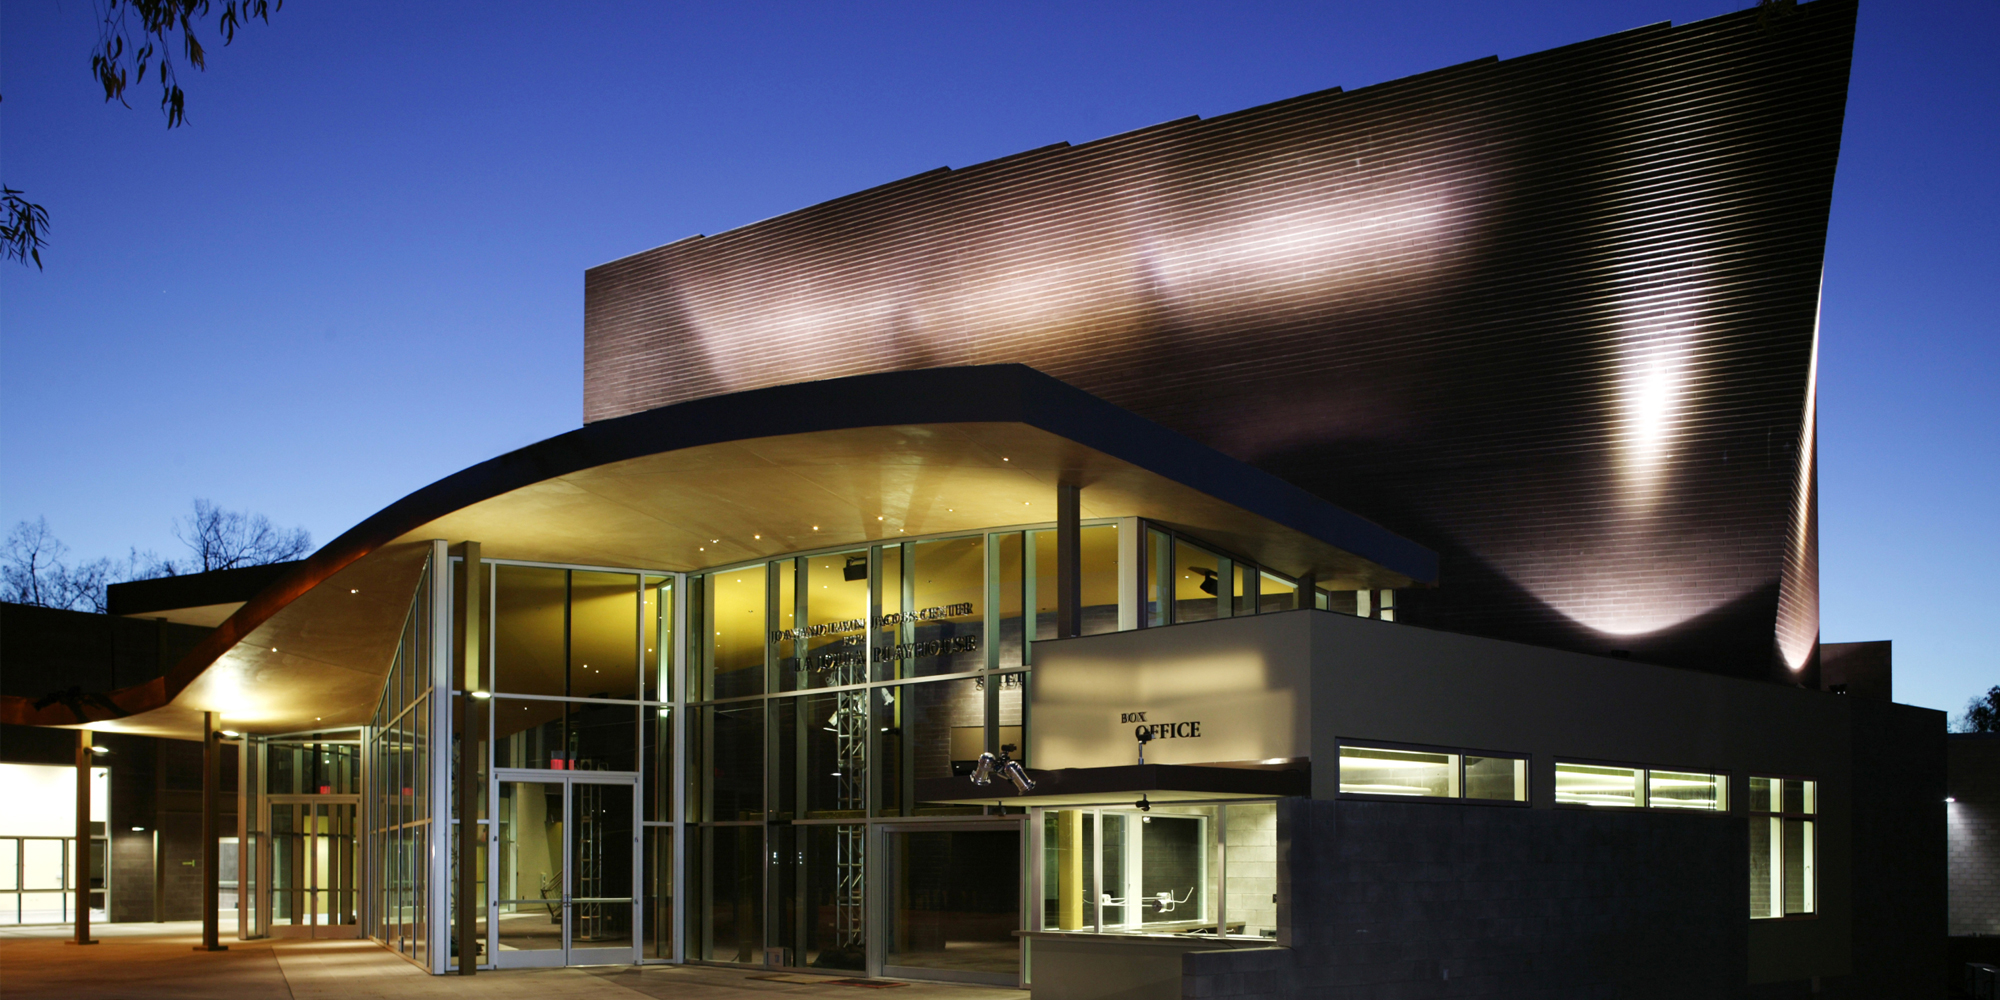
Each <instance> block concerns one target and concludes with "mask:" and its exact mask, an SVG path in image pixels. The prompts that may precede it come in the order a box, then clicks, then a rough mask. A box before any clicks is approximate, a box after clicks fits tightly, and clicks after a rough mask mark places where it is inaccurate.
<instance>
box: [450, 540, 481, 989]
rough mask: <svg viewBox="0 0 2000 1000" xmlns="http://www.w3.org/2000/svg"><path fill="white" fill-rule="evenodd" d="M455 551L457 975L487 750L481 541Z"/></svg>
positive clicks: (473, 947)
mask: <svg viewBox="0 0 2000 1000" xmlns="http://www.w3.org/2000/svg"><path fill="white" fill-rule="evenodd" d="M457 549H458V552H457V554H458V555H459V556H460V557H461V558H462V559H463V560H464V561H463V562H461V563H459V566H458V573H457V574H456V576H454V577H453V580H452V590H453V593H452V648H453V650H454V651H455V652H456V654H457V656H456V660H457V662H456V664H455V667H456V670H455V673H456V674H457V675H458V676H457V681H458V683H457V685H455V686H457V687H458V688H459V689H460V690H462V691H464V692H465V694H464V695H461V696H460V697H458V698H455V699H453V702H454V706H453V707H454V711H453V712H452V728H453V729H454V730H455V731H456V732H457V734H458V760H457V771H456V773H454V774H453V775H452V791H453V792H454V793H455V798H456V799H457V802H458V885H457V887H456V890H455V892H456V895H457V897H458V905H457V906H456V908H455V913H456V914H457V922H456V927H455V937H456V940H457V942H458V974H459V975H461V976H470V975H472V974H473V973H474V972H476V971H478V969H479V845H480V841H481V840H483V839H484V838H482V837H481V836H480V832H479V758H480V755H481V754H482V753H484V752H485V745H484V744H483V743H481V742H480V731H481V729H482V727H481V725H480V723H481V722H482V721H484V717H485V714H486V713H485V711H484V709H485V707H486V702H485V701H484V700H482V699H475V698H473V697H472V694H473V692H475V691H481V692H483V691H484V690H485V686H484V682H483V678H481V676H480V645H479V643H480V639H481V638H482V637H483V636H484V635H485V631H484V628H483V627H482V625H481V621H482V615H481V612H483V611H484V610H485V608H486V600H485V597H486V588H485V583H486V576H485V574H484V573H483V572H481V567H480V565H479V543H478V542H463V543H460V544H459V545H458V546H457Z"/></svg>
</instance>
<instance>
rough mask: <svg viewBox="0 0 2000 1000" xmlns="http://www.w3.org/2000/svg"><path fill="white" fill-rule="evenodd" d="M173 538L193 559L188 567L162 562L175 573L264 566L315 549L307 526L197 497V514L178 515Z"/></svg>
mask: <svg viewBox="0 0 2000 1000" xmlns="http://www.w3.org/2000/svg"><path fill="white" fill-rule="evenodd" d="M174 537H175V538H178V539H180V540H181V542H182V543H183V544H185V545H186V546H187V547H188V550H189V551H190V552H192V553H193V559H192V560H191V561H190V562H189V563H188V564H187V565H186V566H185V567H183V566H182V565H180V564H178V563H163V564H162V566H164V567H165V568H166V569H167V571H168V573H169V574H173V575H178V574H181V573H207V572H211V571H213V570H218V569H237V568H239V567H243V566H263V565H266V564H268V563H276V562H286V561H288V560H292V559H299V558H302V557H304V556H305V555H306V553H308V552H311V551H312V535H311V533H309V532H307V531H306V529H304V528H292V529H290V530H285V529H283V528H278V527H275V526H273V525H272V524H271V519H270V518H268V517H265V516H264V515H262V514H251V513H249V512H247V511H234V510H223V509H222V508H220V507H217V506H216V505H215V501H213V500H196V501H195V502H194V516H192V517H190V518H188V519H187V520H186V521H182V520H180V519H179V518H175V519H174Z"/></svg>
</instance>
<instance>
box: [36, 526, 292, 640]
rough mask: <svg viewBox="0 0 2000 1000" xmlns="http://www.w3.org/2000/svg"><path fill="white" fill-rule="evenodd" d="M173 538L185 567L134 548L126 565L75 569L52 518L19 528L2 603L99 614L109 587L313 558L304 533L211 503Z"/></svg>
mask: <svg viewBox="0 0 2000 1000" xmlns="http://www.w3.org/2000/svg"><path fill="white" fill-rule="evenodd" d="M174 536H175V537H177V538H179V539H180V540H181V541H182V542H184V543H186V545H187V547H188V551H189V554H190V555H189V558H188V559H187V560H185V561H176V560H172V559H162V558H160V557H159V556H157V555H154V554H153V553H152V552H141V551H139V550H138V549H137V548H134V549H131V550H130V551H129V552H128V553H127V554H126V556H125V558H124V559H123V560H116V559H96V560H92V561H90V562H86V563H77V564H75V565H71V564H70V562H69V561H68V560H67V559H66V558H65V557H66V556H68V554H69V546H67V545H64V544H63V543H62V540H61V539H59V538H57V537H56V535H55V532H53V531H51V530H49V522H48V519H47V518H45V517H38V518H35V519H34V520H33V521H22V522H21V523H19V524H16V525H15V526H14V530H13V531H11V532H8V534H7V539H6V541H5V542H0V601H7V602H9V603H12V604H32V605H34V606H36V607H40V608H62V609H65V610H69V611H95V612H98V613H100V614H102V613H103V612H104V610H105V593H104V588H105V587H106V586H108V585H110V584H114V583H123V582H125V581H127V580H150V579H153V578H154V577H161V576H182V575H185V574H188V573H206V572H209V571H211V570H218V569H237V568H239V567H243V566H262V565H265V564H267V563H276V562H285V561H288V560H292V559H298V558H300V557H302V556H304V555H305V554H306V553H308V552H311V551H312V535H311V534H310V533H308V532H307V531H306V529H304V528H292V529H289V530H287V529H283V528H278V527H275V526H274V525H272V524H271V519H270V518H268V517H265V516H264V515H262V514H251V513H248V512H245V511H234V510H223V509H222V508H220V507H217V506H216V505H215V502H214V501H212V500H196V501H195V502H194V514H193V516H191V517H189V518H188V519H187V520H185V521H183V520H181V519H179V518H175V519H174Z"/></svg>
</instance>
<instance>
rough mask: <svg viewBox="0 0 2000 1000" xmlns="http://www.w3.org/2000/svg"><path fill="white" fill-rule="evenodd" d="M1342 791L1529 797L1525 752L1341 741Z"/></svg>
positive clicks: (1490, 798)
mask: <svg viewBox="0 0 2000 1000" xmlns="http://www.w3.org/2000/svg"><path fill="white" fill-rule="evenodd" d="M1340 791H1341V793H1342V794H1345V795H1397V796H1405V797H1411V798H1430V799H1458V798H1463V799H1478V800H1485V801H1494V802H1526V801H1527V800H1528V761H1527V758H1525V757H1515V756H1505V755H1493V754H1475V753H1457V752H1452V751H1448V750H1409V749H1396V748H1390V747H1368V746H1342V747H1341V748H1340Z"/></svg>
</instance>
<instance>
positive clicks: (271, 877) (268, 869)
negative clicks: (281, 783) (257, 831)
mask: <svg viewBox="0 0 2000 1000" xmlns="http://www.w3.org/2000/svg"><path fill="white" fill-rule="evenodd" d="M265 803H266V808H268V809H269V810H270V815H269V817H268V819H269V821H270V825H269V826H268V827H266V829H265V832H264V833H263V834H262V836H261V837H260V838H258V839H261V840H262V841H263V843H264V844H265V845H267V846H266V850H265V851H264V852H262V857H255V856H254V855H253V857H252V863H253V864H259V865H261V867H262V871H261V872H259V873H258V874H259V875H260V876H261V878H259V879H258V881H259V883H260V884H261V885H263V886H264V887H265V889H266V892H265V904H264V906H263V907H261V908H259V909H258V911H257V914H258V921H257V922H258V923H260V924H262V926H261V927H258V928H257V933H256V935H255V936H257V937H264V936H267V935H268V936H271V937H303V938H351V937H358V936H359V935H360V933H361V924H360V922H359V921H358V920H357V919H356V917H357V910H358V903H359V902H360V900H359V896H358V894H357V893H356V892H355V883H356V877H357V872H356V862H357V861H358V860H359V855H358V850H357V840H356V836H355V834H356V832H357V827H358V825H359V824H358V819H359V816H360V812H361V799H360V797H359V796H356V795H272V796H268V797H266V799H265ZM224 874H225V875H227V874H228V873H227V871H225V872H224Z"/></svg>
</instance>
